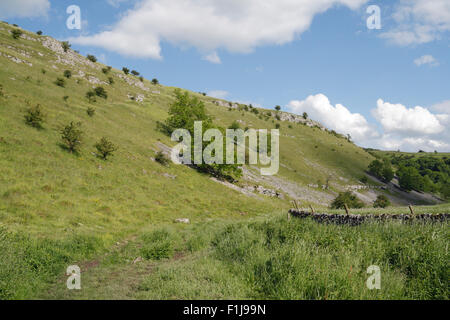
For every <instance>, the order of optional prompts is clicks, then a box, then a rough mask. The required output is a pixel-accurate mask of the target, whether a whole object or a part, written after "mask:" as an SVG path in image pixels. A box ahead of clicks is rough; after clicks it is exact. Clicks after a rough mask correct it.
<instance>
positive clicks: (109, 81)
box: [108, 77, 114, 85]
mask: <svg viewBox="0 0 450 320" xmlns="http://www.w3.org/2000/svg"><path fill="white" fill-rule="evenodd" d="M108 83H109V84H110V85H113V84H114V79H113V77H109V78H108Z"/></svg>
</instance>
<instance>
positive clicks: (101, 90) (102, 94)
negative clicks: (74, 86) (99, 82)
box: [94, 87, 108, 99]
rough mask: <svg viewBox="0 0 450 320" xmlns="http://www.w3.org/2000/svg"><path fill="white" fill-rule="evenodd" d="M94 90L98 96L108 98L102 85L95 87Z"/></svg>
mask: <svg viewBox="0 0 450 320" xmlns="http://www.w3.org/2000/svg"><path fill="white" fill-rule="evenodd" d="M94 91H95V94H96V95H97V96H98V97H100V98H103V99H107V98H108V94H107V93H106V90H105V88H103V87H96V88H95V89H94Z"/></svg>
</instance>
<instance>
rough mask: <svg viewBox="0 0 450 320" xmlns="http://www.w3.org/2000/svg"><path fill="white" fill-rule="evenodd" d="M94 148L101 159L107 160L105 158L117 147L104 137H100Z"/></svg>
mask: <svg viewBox="0 0 450 320" xmlns="http://www.w3.org/2000/svg"><path fill="white" fill-rule="evenodd" d="M95 148H96V149H97V151H98V152H99V156H100V157H101V158H102V159H103V160H107V158H108V157H109V156H111V155H112V154H113V152H114V151H116V150H117V147H116V146H115V145H114V144H113V143H112V142H111V141H109V140H108V139H107V138H105V137H103V138H101V139H100V141H99V142H97V143H96V144H95Z"/></svg>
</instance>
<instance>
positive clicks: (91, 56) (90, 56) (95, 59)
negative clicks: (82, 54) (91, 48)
mask: <svg viewBox="0 0 450 320" xmlns="http://www.w3.org/2000/svg"><path fill="white" fill-rule="evenodd" d="M86 58H88V60H89V61H91V62H94V63H96V62H97V58H96V57H95V56H94V55H92V54H88V55H87V56H86Z"/></svg>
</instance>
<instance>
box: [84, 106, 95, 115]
mask: <svg viewBox="0 0 450 320" xmlns="http://www.w3.org/2000/svg"><path fill="white" fill-rule="evenodd" d="M86 113H87V114H88V116H89V117H93V116H94V115H95V109H94V108H92V107H88V108H87V110H86Z"/></svg>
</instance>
